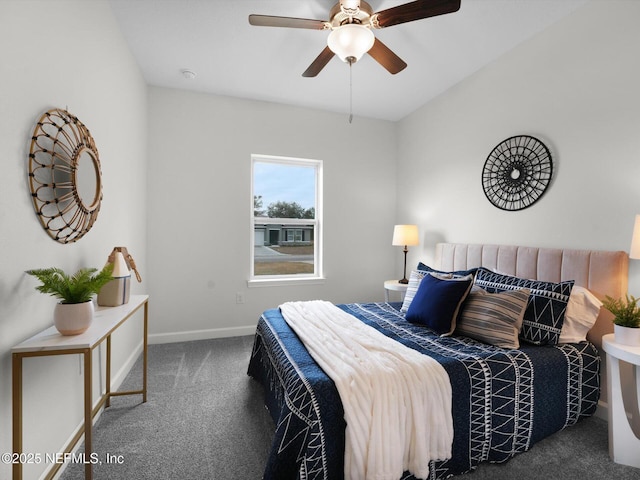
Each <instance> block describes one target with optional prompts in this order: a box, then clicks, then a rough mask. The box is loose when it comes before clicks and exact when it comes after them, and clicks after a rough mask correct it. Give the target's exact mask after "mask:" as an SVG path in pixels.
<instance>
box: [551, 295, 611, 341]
mask: <svg viewBox="0 0 640 480" xmlns="http://www.w3.org/2000/svg"><path fill="white" fill-rule="evenodd" d="M601 306H602V302H601V301H600V300H598V298H596V296H595V295H594V294H593V293H591V292H590V291H589V290H587V289H586V288H584V287H580V286H578V285H574V287H573V288H572V289H571V295H570V296H569V303H568V304H567V311H566V312H565V315H564V323H563V324H562V331H561V332H560V339H559V340H558V343H578V342H584V341H585V340H586V339H587V333H588V332H589V330H591V327H593V325H594V324H595V323H596V319H597V318H598V314H599V313H600V307H601Z"/></svg>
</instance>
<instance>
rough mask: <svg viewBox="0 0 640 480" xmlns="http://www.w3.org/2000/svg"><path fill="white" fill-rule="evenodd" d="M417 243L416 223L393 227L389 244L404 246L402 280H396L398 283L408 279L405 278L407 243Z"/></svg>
mask: <svg viewBox="0 0 640 480" xmlns="http://www.w3.org/2000/svg"><path fill="white" fill-rule="evenodd" d="M419 243H420V241H419V238H418V226H417V225H396V226H395V227H393V240H392V241H391V245H393V246H396V247H402V246H404V250H403V252H404V275H403V276H402V280H398V282H399V283H409V280H407V252H408V251H409V249H408V248H407V247H408V246H409V245H411V246H413V245H418V244H419Z"/></svg>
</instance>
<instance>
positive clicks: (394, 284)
mask: <svg viewBox="0 0 640 480" xmlns="http://www.w3.org/2000/svg"><path fill="white" fill-rule="evenodd" d="M408 286H409V284H407V283H399V282H398V280H386V281H385V282H384V301H385V302H388V301H389V292H400V294H401V299H400V300H401V301H403V300H404V294H405V293H406V292H407V287H408Z"/></svg>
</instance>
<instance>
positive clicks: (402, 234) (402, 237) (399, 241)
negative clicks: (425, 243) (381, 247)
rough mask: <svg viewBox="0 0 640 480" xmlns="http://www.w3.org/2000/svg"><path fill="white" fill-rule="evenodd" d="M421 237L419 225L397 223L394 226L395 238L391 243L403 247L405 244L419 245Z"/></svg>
mask: <svg viewBox="0 0 640 480" xmlns="http://www.w3.org/2000/svg"><path fill="white" fill-rule="evenodd" d="M418 244H420V238H419V237H418V226H417V225H396V226H395V227H393V240H392V241H391V245H394V246H398V247H402V246H405V245H407V246H408V245H418Z"/></svg>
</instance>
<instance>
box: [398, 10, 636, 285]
mask: <svg viewBox="0 0 640 480" xmlns="http://www.w3.org/2000/svg"><path fill="white" fill-rule="evenodd" d="M638 18H640V2H637V1H607V2H604V1H593V2H590V3H588V4H587V5H586V6H585V7H582V8H581V9H579V10H577V11H576V12H575V13H574V14H572V15H570V16H569V17H566V18H565V19H564V20H561V21H560V22H559V23H557V24H555V25H554V26H552V27H551V28H549V29H547V30H546V31H544V32H542V33H541V34H539V35H538V36H536V37H534V38H532V39H531V40H529V41H527V42H525V43H524V44H522V45H520V46H519V47H518V48H516V49H515V50H513V51H511V52H510V53H508V54H506V55H505V56H503V57H501V58H499V59H498V60H496V61H495V62H494V63H492V64H490V65H488V66H487V67H485V68H484V69H482V70H481V71H479V72H478V73H477V74H475V75H473V76H472V77H470V78H468V79H466V80H465V81H463V82H461V83H459V84H458V85H456V86H455V87H454V88H452V89H450V90H449V91H447V92H446V93H445V94H443V95H441V96H440V97H438V98H437V99H435V100H434V101H432V102H430V103H428V104H426V105H424V106H423V107H421V108H420V109H418V110H417V111H416V112H414V113H413V114H412V115H410V116H408V117H406V118H405V119H403V120H402V121H401V122H399V126H398V146H399V148H398V195H399V198H398V202H397V208H398V210H397V212H398V217H402V218H404V219H406V220H407V221H409V222H411V223H417V224H418V225H419V226H420V228H421V232H422V245H421V247H419V248H415V249H414V250H413V251H411V252H410V253H409V256H410V258H411V263H414V262H416V261H417V260H418V259H424V260H427V261H429V260H431V259H432V255H433V246H434V245H435V243H436V242H438V241H450V242H476V243H503V244H519V245H531V246H541V247H565V248H585V249H602V250H625V251H628V250H629V244H630V242H631V233H632V228H633V222H634V217H635V214H636V213H638V212H640V188H638V185H639V181H640V161H639V160H640V135H639V133H638V132H640V94H639V93H638V92H639V90H638V85H640V62H637V61H635V59H636V58H637V55H638V45H640V29H638V28H637V19H638ZM518 134H529V135H533V136H536V137H538V138H540V139H541V140H543V141H544V142H545V143H546V144H547V146H548V147H549V148H550V149H551V152H552V155H553V158H554V178H553V180H552V183H551V186H550V188H549V189H548V190H547V192H546V193H545V194H544V195H543V197H542V198H541V199H540V200H539V201H538V203H536V204H534V205H533V206H531V207H529V208H528V209H525V210H522V211H519V212H505V211H502V210H499V209H497V208H495V207H494V206H492V205H491V204H490V203H489V201H488V200H486V198H485V196H484V193H483V191H482V186H481V178H480V177H481V173H482V168H483V165H484V162H485V160H486V158H487V155H488V154H489V152H490V151H491V150H492V149H493V148H494V147H495V146H496V145H497V144H498V143H500V142H501V141H502V140H504V139H506V138H507V137H510V136H512V135H518ZM400 196H402V197H400ZM629 290H630V292H631V293H635V294H636V295H637V294H638V292H640V278H639V276H638V262H636V261H634V260H632V261H631V266H630V285H629Z"/></svg>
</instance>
